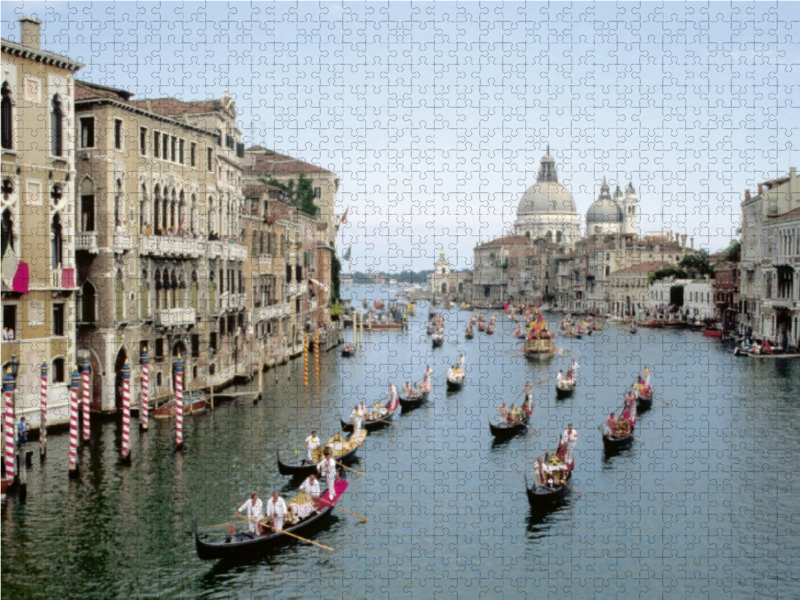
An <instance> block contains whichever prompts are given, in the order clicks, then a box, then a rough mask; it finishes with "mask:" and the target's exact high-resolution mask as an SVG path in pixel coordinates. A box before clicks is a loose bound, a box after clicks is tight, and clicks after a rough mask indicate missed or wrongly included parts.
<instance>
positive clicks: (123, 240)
mask: <svg viewBox="0 0 800 600" xmlns="http://www.w3.org/2000/svg"><path fill="white" fill-rule="evenodd" d="M131 248H133V236H132V235H131V234H130V233H115V234H114V254H122V253H123V252H127V251H128V250H130V249H131Z"/></svg>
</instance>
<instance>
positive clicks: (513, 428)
mask: <svg viewBox="0 0 800 600" xmlns="http://www.w3.org/2000/svg"><path fill="white" fill-rule="evenodd" d="M527 423H528V419H525V420H524V421H521V422H519V423H499V424H497V425H495V424H494V423H492V421H491V419H489V431H490V432H491V434H492V435H493V436H494V438H495V439H496V440H507V439H509V438H512V437H514V436H515V435H517V434H518V433H521V432H523V431H525V430H526V429H528V427H527Z"/></svg>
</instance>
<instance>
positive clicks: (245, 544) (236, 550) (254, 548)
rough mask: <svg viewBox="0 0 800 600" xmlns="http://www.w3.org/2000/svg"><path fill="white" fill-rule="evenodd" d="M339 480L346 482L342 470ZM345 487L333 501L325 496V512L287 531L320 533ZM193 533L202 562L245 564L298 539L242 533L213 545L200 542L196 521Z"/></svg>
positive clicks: (322, 508) (217, 541)
mask: <svg viewBox="0 0 800 600" xmlns="http://www.w3.org/2000/svg"><path fill="white" fill-rule="evenodd" d="M339 476H340V478H341V480H345V477H346V476H345V472H344V471H343V470H341V469H340V470H339ZM344 484H345V485H343V486H340V485H337V486H336V487H337V493H336V495H335V496H334V498H333V501H331V500H330V499H329V498H328V492H327V490H326V491H325V492H323V494H322V496H321V497H320V499H319V500H318V501H317V502H318V503H319V504H318V506H319V507H320V509H321V510H319V512H316V513H314V514H313V515H311V516H309V517H308V518H306V519H303V520H302V521H300V522H299V523H296V524H295V525H291V526H289V527H287V528H286V531H288V532H289V533H295V534H298V535H300V534H301V533H302V535H303V537H306V536H308V535H309V534H310V533H311V532H314V531H316V530H317V528H318V527H319V526H320V525H321V524H322V523H323V522H324V521H325V517H327V516H328V515H329V514H330V513H331V511H332V510H333V504H336V503H337V502H338V501H339V500H340V499H341V497H342V496H343V495H344V492H345V491H346V490H347V485H346V484H347V481H344ZM192 533H193V534H194V546H195V549H196V550H197V556H198V558H200V559H201V560H218V559H224V560H245V559H248V558H250V557H252V556H253V555H256V554H260V553H266V552H270V551H273V550H275V549H277V548H280V547H281V546H283V545H285V544H289V543H295V538H293V537H291V536H288V535H284V534H283V533H270V534H267V535H256V534H253V533H249V532H240V533H235V534H233V533H229V534H227V535H226V536H225V537H221V538H219V539H216V540H213V541H212V540H203V539H200V534H199V533H198V532H197V522H196V521H192ZM204 537H205V536H204Z"/></svg>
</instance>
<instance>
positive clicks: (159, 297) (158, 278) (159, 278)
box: [155, 269, 161, 310]
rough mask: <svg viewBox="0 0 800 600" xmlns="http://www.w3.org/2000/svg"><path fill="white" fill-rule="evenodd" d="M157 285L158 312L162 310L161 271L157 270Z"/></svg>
mask: <svg viewBox="0 0 800 600" xmlns="http://www.w3.org/2000/svg"><path fill="white" fill-rule="evenodd" d="M155 283H156V310H159V309H160V308H161V271H159V270H158V269H156V276H155Z"/></svg>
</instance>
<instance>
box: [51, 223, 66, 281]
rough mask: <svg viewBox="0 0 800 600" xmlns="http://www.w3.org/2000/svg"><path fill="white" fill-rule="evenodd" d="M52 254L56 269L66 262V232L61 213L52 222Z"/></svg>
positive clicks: (53, 264) (53, 265)
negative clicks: (62, 224)
mask: <svg viewBox="0 0 800 600" xmlns="http://www.w3.org/2000/svg"><path fill="white" fill-rule="evenodd" d="M50 255H51V257H52V260H51V266H52V268H54V269H56V268H58V267H60V266H61V265H62V264H64V232H63V228H62V226H61V215H60V214H58V213H56V214H55V215H54V216H53V220H52V221H51V222H50Z"/></svg>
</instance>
